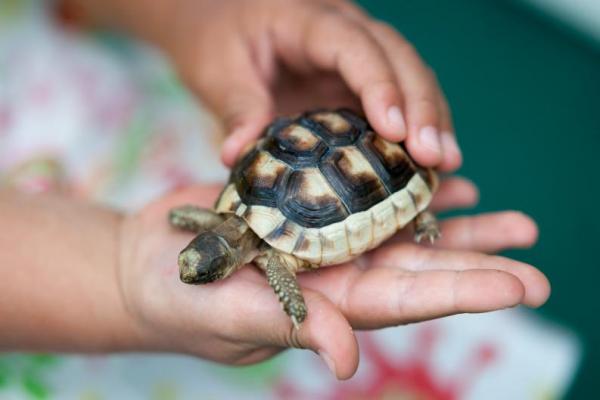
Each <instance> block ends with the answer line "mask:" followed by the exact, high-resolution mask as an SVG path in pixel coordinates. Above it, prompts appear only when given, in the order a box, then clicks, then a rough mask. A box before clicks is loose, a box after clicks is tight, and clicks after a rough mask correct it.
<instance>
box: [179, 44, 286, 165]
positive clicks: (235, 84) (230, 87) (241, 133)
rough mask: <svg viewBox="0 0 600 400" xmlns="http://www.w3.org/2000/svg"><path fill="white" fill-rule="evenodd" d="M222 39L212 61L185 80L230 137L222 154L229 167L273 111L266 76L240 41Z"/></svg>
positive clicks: (266, 122)
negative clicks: (215, 115)
mask: <svg viewBox="0 0 600 400" xmlns="http://www.w3.org/2000/svg"><path fill="white" fill-rule="evenodd" d="M225 40H226V43H227V44H228V45H227V46H223V51H220V52H218V51H217V52H214V54H213V57H214V58H215V60H213V62H211V63H205V65H203V67H202V68H201V69H199V70H198V71H196V75H192V76H190V77H187V80H188V81H190V85H191V86H192V87H193V88H194V89H195V90H196V91H197V92H198V93H199V94H200V95H201V97H202V99H203V101H204V102H205V103H206V104H207V105H208V106H209V107H210V108H211V109H212V110H213V111H214V112H215V113H216V114H217V116H218V117H219V118H220V119H221V120H222V121H223V123H224V128H225V131H226V134H228V135H229V137H228V138H227V140H226V141H225V143H224V144H223V149H222V153H221V156H222V159H223V162H224V163H225V164H226V165H228V166H231V165H232V164H233V163H234V162H235V159H236V158H237V156H238V154H239V153H240V152H241V150H242V149H243V148H244V147H245V146H246V145H248V143H250V142H252V141H253V140H254V139H255V138H256V137H258V136H259V135H260V133H261V132H262V130H263V129H264V127H265V126H266V125H267V124H268V123H269V122H270V121H271V119H272V118H273V115H274V111H273V100H272V98H271V94H270V91H269V88H268V82H267V81H268V79H269V77H268V76H266V75H265V72H264V71H260V70H259V66H258V65H257V64H256V63H255V62H254V61H253V56H252V54H250V50H249V49H248V48H247V47H246V46H245V45H244V44H243V43H242V41H240V40H237V38H229V39H225ZM255 58H256V57H255ZM263 58H264V57H263ZM262 69H263V70H264V69H265V68H262ZM266 69H269V68H266Z"/></svg>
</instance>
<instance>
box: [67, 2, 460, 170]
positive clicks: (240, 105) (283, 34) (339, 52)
mask: <svg viewBox="0 0 600 400" xmlns="http://www.w3.org/2000/svg"><path fill="white" fill-rule="evenodd" d="M76 1H79V2H80V3H83V4H87V5H88V7H89V8H90V9H91V10H90V13H91V14H96V16H98V19H99V20H109V21H110V22H113V23H116V24H118V25H121V26H122V27H125V28H127V29H129V30H131V31H133V32H135V33H137V34H139V35H140V36H143V37H145V38H147V39H149V40H150V41H152V42H154V43H157V44H158V45H160V46H161V47H162V48H164V49H165V50H166V51H167V52H168V53H169V54H170V55H171V57H172V60H173V61H174V63H175V65H176V67H177V68H178V69H179V71H180V73H181V75H182V76H183V78H184V80H185V81H186V82H187V83H188V84H189V86H190V87H191V88H192V89H193V90H194V91H195V92H196V93H197V94H198V95H199V96H200V97H201V98H202V99H203V100H204V101H205V102H206V104H207V105H209V106H210V107H211V108H212V109H213V110H214V111H215V112H216V113H217V115H218V116H219V117H220V118H221V119H222V120H223V121H224V123H225V128H226V130H227V133H229V134H230V137H229V139H228V140H227V141H226V143H225V144H224V148H223V160H224V161H225V163H226V164H228V165H229V166H231V165H232V164H233V162H234V160H235V158H236V156H237V155H238V153H239V152H240V150H241V149H242V148H243V147H244V146H245V145H246V144H247V143H248V142H250V141H252V139H254V138H255V137H257V136H258V135H259V134H260V132H261V130H262V128H264V127H265V126H266V125H267V124H268V123H269V122H270V121H271V119H272V118H273V116H274V115H275V114H276V113H286V114H287V113H290V112H296V111H303V110H306V109H309V108H314V107H322V106H328V107H332V106H333V107H337V106H340V105H346V106H354V107H355V108H356V106H357V105H362V108H363V109H364V111H365V113H366V116H367V118H368V119H369V121H370V122H371V124H372V125H373V127H374V129H375V130H376V131H377V132H379V133H380V134H381V135H382V136H384V137H385V138H387V139H389V140H392V141H399V140H402V139H405V138H406V143H407V146H408V149H409V151H410V153H411V154H412V156H413V157H414V158H415V159H416V160H417V161H418V162H419V163H420V164H422V165H424V166H438V165H439V167H440V169H442V170H445V171H448V170H454V169H456V168H458V166H459V165H460V164H461V154H460V151H459V148H458V146H457V144H456V141H455V138H454V133H453V127H452V122H451V118H450V112H449V110H448V105H447V102H446V100H445V98H444V94H443V93H442V90H441V89H440V87H439V85H438V82H437V80H436V78H435V75H434V74H433V72H432V71H431V69H430V68H429V67H428V66H427V65H426V64H425V62H424V61H423V60H422V59H421V57H420V56H419V55H418V54H417V52H416V50H415V49H414V48H413V46H412V45H411V44H410V43H409V42H408V41H407V40H406V39H405V38H403V37H402V36H401V35H400V34H399V33H398V32H396V31H395V30H394V29H393V28H391V27H390V26H388V25H386V24H384V23H382V22H380V21H376V20H374V19H372V18H370V17H369V16H368V15H366V14H365V13H364V12H363V11H362V10H361V9H359V8H358V7H357V6H355V5H353V4H352V3H351V2H350V1H346V0H254V1H247V0H230V1H216V0H174V1H167V0H154V1H123V0H107V1H103V2H99V1H98V0H76Z"/></svg>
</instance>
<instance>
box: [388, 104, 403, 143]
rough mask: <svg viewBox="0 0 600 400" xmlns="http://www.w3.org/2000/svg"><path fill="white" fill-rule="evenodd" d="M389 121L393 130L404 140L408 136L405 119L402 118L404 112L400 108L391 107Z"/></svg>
mask: <svg viewBox="0 0 600 400" xmlns="http://www.w3.org/2000/svg"><path fill="white" fill-rule="evenodd" d="M387 119H388V124H389V125H390V127H391V128H392V129H394V130H395V131H396V132H397V134H398V136H401V137H402V138H404V135H405V134H406V123H405V122H404V117H403V116H402V111H400V107H398V106H391V107H390V108H388V110H387Z"/></svg>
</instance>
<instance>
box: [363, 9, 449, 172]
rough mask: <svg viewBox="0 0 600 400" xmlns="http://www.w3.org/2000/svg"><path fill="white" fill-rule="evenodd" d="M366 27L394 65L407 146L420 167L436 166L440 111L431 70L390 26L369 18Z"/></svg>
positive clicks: (440, 155)
mask: <svg viewBox="0 0 600 400" xmlns="http://www.w3.org/2000/svg"><path fill="white" fill-rule="evenodd" d="M366 27H367V29H368V30H369V31H370V32H371V33H372V35H373V36H374V37H375V38H376V39H377V41H378V43H379V44H380V45H381V47H382V48H383V49H384V51H385V53H386V55H387V57H388V59H389V60H390V62H391V64H392V65H393V68H394V73H395V77H396V79H397V81H398V83H399V85H400V88H401V91H402V96H403V98H404V104H405V110H406V120H407V124H408V137H407V141H406V143H407V147H408V149H409V151H410V153H411V155H412V156H413V158H415V160H416V161H417V162H418V163H420V164H421V165H424V166H437V165H438V164H440V163H441V162H442V160H443V150H444V149H443V146H442V142H441V138H440V128H441V123H442V110H440V101H439V93H440V92H441V89H440V87H439V86H438V84H437V80H436V78H435V76H434V74H433V72H432V71H431V69H430V68H429V67H428V66H427V65H425V63H424V62H423V61H422V60H421V57H420V56H419V54H418V53H417V51H416V50H415V48H414V47H413V46H412V45H411V44H410V43H409V42H408V41H406V40H405V39H404V38H403V37H401V36H400V34H399V33H398V32H397V31H396V30H395V29H394V28H393V27H391V26H389V25H387V24H385V23H381V22H372V21H369V22H367V23H366Z"/></svg>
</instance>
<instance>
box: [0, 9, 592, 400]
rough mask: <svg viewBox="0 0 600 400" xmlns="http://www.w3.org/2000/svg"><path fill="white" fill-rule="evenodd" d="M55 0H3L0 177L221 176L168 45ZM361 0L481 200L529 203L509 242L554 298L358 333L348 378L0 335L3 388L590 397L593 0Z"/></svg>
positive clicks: (32, 391)
mask: <svg viewBox="0 0 600 400" xmlns="http://www.w3.org/2000/svg"><path fill="white" fill-rule="evenodd" d="M52 4H53V3H52V2H40V1H35V0H0V186H1V185H4V186H12V187H17V188H19V189H21V190H26V191H31V192H44V191H64V192H68V193H70V194H72V195H75V196H80V197H83V198H89V199H93V200H94V201H98V202H101V203H103V204H108V205H111V206H114V207H118V208H120V209H123V210H135V209H137V208H139V207H140V206H141V205H143V204H145V203H146V202H148V201H149V200H150V199H152V198H154V197H156V196H158V195H160V194H162V193H164V192H166V191H168V190H171V189H172V188H175V187H177V186H180V185H184V184H188V183H190V182H194V181H222V180H224V179H225V178H226V176H227V171H225V170H224V169H223V168H222V167H221V166H220V164H219V163H218V158H217V156H216V154H217V150H216V149H217V147H218V146H219V142H220V139H219V137H218V135H217V133H216V129H215V126H214V123H213V122H212V120H211V118H210V116H208V115H207V114H206V113H205V112H203V111H202V109H201V108H199V107H198V104H197V103H196V102H195V101H194V99H193V98H191V96H190V95H189V93H188V92H187V91H186V90H185V88H183V87H181V85H180V83H179V82H178V80H177V78H176V77H175V76H174V74H173V72H172V70H171V69H170V67H169V65H168V63H167V62H165V60H164V59H162V58H161V56H160V55H159V54H156V53H155V52H154V51H153V50H152V49H149V48H147V47H145V46H143V45H140V44H139V43H136V42H133V41H131V40H129V39H127V38H123V37H119V36H116V35H114V34H110V33H106V32H104V33H98V32H81V31H77V32H72V31H70V30H66V29H64V26H63V25H62V24H61V23H60V22H57V21H58V20H59V19H57V18H56V9H55V8H54V7H53V5H52ZM361 4H362V5H363V6H364V7H365V8H366V9H367V10H369V11H370V12H371V13H372V14H373V15H375V16H377V17H378V18H380V19H383V20H386V21H388V22H389V23H391V24H393V25H394V26H396V27H397V28H398V30H399V31H401V32H402V33H403V34H404V35H405V36H406V37H407V38H408V39H409V40H410V41H411V42H413V43H414V45H415V46H416V48H417V49H418V50H419V52H420V53H421V54H422V56H423V57H424V58H425V60H426V61H427V62H428V63H429V64H430V65H431V66H432V67H433V69H434V70H435V71H436V73H437V75H438V78H439V80H440V82H441V84H442V86H443V88H444V89H445V92H446V94H447V96H448V100H449V102H450V105H451V107H452V110H453V115H454V120H455V126H456V131H457V135H458V137H459V140H460V142H461V146H462V148H463V151H464V159H465V163H464V167H463V168H462V169H461V170H460V171H459V172H460V174H461V175H464V176H467V177H469V178H471V179H473V180H474V181H475V182H476V183H477V184H478V185H479V187H480V191H481V203H480V204H479V206H478V207H477V208H476V209H475V210H473V211H472V212H479V211H490V210H499V209H518V210H523V211H525V212H526V213H528V214H530V215H532V216H533V217H534V218H535V219H536V220H537V221H538V223H539V227H540V240H539V243H538V245H537V246H536V247H534V248H533V249H530V250H526V251H518V252H517V251H515V252H511V253H510V254H509V255H510V256H512V257H515V258H517V259H522V260H525V261H527V262H529V263H532V264H533V265H536V266H537V267H539V268H540V269H542V270H543V271H544V272H545V273H546V274H547V275H548V277H549V278H550V281H551V283H552V287H553V292H552V297H551V298H550V300H549V302H548V303H547V304H546V305H545V306H544V307H542V308H541V309H540V310H535V311H531V310H524V309H519V310H509V311H503V312H498V313H491V314H486V315H463V316H456V317H451V318H444V319H441V320H438V321H434V322H431V323H424V324H415V325H411V326H407V327H400V328H394V329H388V330H384V331H381V332H376V333H374V332H371V333H366V334H361V335H360V336H359V339H360V342H361V349H362V351H363V353H361V358H362V363H361V368H360V370H359V372H358V374H357V376H356V377H355V378H354V379H352V380H351V381H349V382H345V383H339V382H335V381H334V380H332V379H331V378H330V377H329V376H328V374H327V372H326V368H325V367H324V366H323V365H321V364H320V361H319V360H318V359H317V358H316V357H315V356H313V355H312V354H307V353H304V352H301V351H292V352H287V353H285V354H284V355H282V356H279V357H276V358H275V359H273V360H271V361H269V362H266V363H263V364H260V365H257V366H253V367H247V368H230V367H224V366H218V365H214V364H212V363H208V362H204V361H201V360H194V359H191V358H186V357H181V356H170V355H162V356H159V355H145V354H144V355H112V356H96V357H86V356H66V355H55V354H52V355H50V354H4V355H0V399H22V398H32V399H54V398H60V399H94V400H95V399H104V398H111V399H115V398H116V399H119V398H126V399H138V398H139V399H149V398H152V399H165V400H166V399H184V398H199V397H198V394H199V393H202V394H203V395H202V397H201V398H215V399H221V398H225V399H229V398H236V399H239V398H244V399H246V398H256V399H264V398H285V399H292V398H296V399H319V398H326V399H347V398H357V399H358V398H364V399H370V398H383V397H385V398H425V399H463V398H465V399H506V398H511V399H554V398H573V399H580V398H595V397H596V392H597V379H598V377H599V376H600V320H599V318H598V315H600V302H599V301H598V300H597V299H596V298H595V294H596V293H597V287H598V284H597V282H598V281H599V280H600V261H599V260H598V258H597V257H598V256H597V251H596V250H595V245H596V243H595V241H596V240H597V239H598V238H600V234H599V233H600V217H599V216H598V213H597V207H595V206H593V205H594V204H596V202H597V201H598V200H597V199H599V198H600V189H599V185H598V182H599V181H600V180H599V178H598V177H597V176H596V174H597V173H598V172H600V171H599V168H598V166H597V162H598V161H600V156H598V153H599V149H600V2H599V1H597V0H504V1H500V0H498V1H469V0H453V1H447V0H404V1H401V2H399V1H392V0H388V1H385V0H379V1H361ZM469 212H471V211H469ZM0 328H1V321H0ZM200 390H202V392H200Z"/></svg>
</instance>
